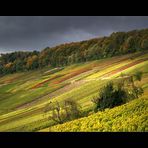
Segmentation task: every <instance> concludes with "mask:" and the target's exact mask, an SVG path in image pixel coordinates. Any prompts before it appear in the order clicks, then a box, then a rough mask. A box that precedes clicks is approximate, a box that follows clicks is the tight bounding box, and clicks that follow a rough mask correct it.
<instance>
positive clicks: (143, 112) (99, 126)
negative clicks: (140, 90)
mask: <svg viewBox="0 0 148 148" xmlns="http://www.w3.org/2000/svg"><path fill="white" fill-rule="evenodd" d="M147 112H148V100H147V98H145V99H144V98H140V99H135V100H133V101H131V102H129V103H127V104H124V105H121V106H118V107H115V108H112V109H106V110H105V111H102V112H98V113H95V114H93V115H90V116H88V117H84V118H81V119H77V120H74V121H70V122H67V123H64V124H62V125H56V126H52V127H49V128H46V129H44V130H41V131H47V132H48V131H52V132H53V131H54V132H145V131H148V128H147V124H148V122H147V118H148V115H147Z"/></svg>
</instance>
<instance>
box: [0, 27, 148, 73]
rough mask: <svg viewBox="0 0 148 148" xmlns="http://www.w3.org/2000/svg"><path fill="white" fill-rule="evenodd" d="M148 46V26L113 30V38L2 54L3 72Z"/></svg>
mask: <svg viewBox="0 0 148 148" xmlns="http://www.w3.org/2000/svg"><path fill="white" fill-rule="evenodd" d="M147 49H148V29H143V30H134V31H129V32H117V33H112V34H111V35H110V36H109V37H102V38H95V39H90V40H87V41H81V42H73V43H66V44H62V45H59V46H56V47H52V48H50V47H47V48H45V49H43V50H42V51H41V52H38V51H33V52H21V51H19V52H13V53H7V54H1V56H0V75H3V74H8V73H15V72H22V71H28V70H34V69H38V68H43V67H45V66H47V65H51V66H53V67H58V66H66V65H70V64H73V63H80V62H86V61H91V60H97V59H101V58H107V57H112V56H115V55H123V54H128V53H134V52H136V51H141V50H147Z"/></svg>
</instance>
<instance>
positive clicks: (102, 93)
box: [92, 71, 143, 112]
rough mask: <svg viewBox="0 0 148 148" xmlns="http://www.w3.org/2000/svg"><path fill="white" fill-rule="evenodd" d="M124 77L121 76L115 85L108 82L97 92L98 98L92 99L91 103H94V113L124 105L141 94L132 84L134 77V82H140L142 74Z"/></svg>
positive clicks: (133, 83) (139, 89) (141, 91)
mask: <svg viewBox="0 0 148 148" xmlns="http://www.w3.org/2000/svg"><path fill="white" fill-rule="evenodd" d="M124 77H125V75H123V74H121V80H120V81H118V83H117V84H116V83H113V82H109V83H108V84H107V85H106V86H104V87H103V88H101V89H100V90H99V97H97V98H93V99H92V102H93V103H95V108H94V112H97V111H98V110H104V109H105V108H113V107H115V106H118V105H121V104H124V103H126V102H128V101H129V100H130V99H135V98H139V96H141V95H142V94H143V89H142V88H141V87H139V86H136V85H135V82H134V77H135V80H139V81H141V79H142V72H140V71H137V72H136V73H135V74H134V75H130V76H128V75H126V78H124Z"/></svg>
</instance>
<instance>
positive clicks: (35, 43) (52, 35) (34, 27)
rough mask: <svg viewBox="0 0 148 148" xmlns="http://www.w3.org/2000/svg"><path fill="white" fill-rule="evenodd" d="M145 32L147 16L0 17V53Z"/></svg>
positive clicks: (147, 22)
mask: <svg viewBox="0 0 148 148" xmlns="http://www.w3.org/2000/svg"><path fill="white" fill-rule="evenodd" d="M141 28H148V16H145V17H144V16H0V53H1V52H9V51H14V50H41V49H43V48H45V47H47V46H49V47H52V46H55V45H58V44H61V43H65V42H74V41H81V40H86V39H90V38H94V37H101V36H108V35H110V34H111V33H112V32H117V31H129V30H134V29H141Z"/></svg>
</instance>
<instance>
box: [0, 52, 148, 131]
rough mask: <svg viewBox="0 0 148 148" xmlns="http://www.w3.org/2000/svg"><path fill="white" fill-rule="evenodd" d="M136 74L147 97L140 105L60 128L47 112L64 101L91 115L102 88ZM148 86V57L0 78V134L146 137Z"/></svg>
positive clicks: (140, 55) (132, 56)
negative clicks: (139, 74) (112, 133)
mask: <svg viewBox="0 0 148 148" xmlns="http://www.w3.org/2000/svg"><path fill="white" fill-rule="evenodd" d="M137 70H141V71H142V72H143V79H142V81H141V82H139V84H140V85H141V86H142V87H143V89H144V92H145V93H144V95H143V96H142V97H141V98H139V99H136V100H133V101H131V102H129V103H127V104H125V105H122V106H119V107H115V108H113V109H107V110H105V111H104V112H98V113H96V114H93V115H90V116H89V117H85V118H81V119H78V120H75V121H71V122H68V123H65V124H63V125H56V126H53V125H55V122H54V121H52V120H49V119H48V116H49V115H50V113H49V114H46V115H45V113H44V111H43V110H44V108H45V106H46V105H47V104H48V103H50V102H51V101H55V100H58V101H59V102H62V101H63V100H66V99H74V100H76V101H77V102H78V103H79V104H80V105H81V107H82V110H83V111H88V110H91V109H92V108H93V104H92V102H91V99H92V98H93V97H94V96H97V95H98V91H99V89H100V88H102V86H104V85H105V84H106V83H107V82H109V81H111V80H114V79H118V78H119V77H120V75H121V73H127V74H128V73H129V74H132V73H134V72H135V71H137ZM147 82H148V53H147V52H145V53H140V52H139V53H134V54H128V55H124V56H116V57H112V58H107V59H101V60H96V61H91V62H86V63H79V64H74V65H71V66H66V67H58V68H52V67H46V68H44V69H42V70H35V71H30V72H24V73H16V74H9V75H6V76H4V77H1V78H0V131H148V128H147V125H148V123H147V122H148V120H147V119H148V116H147V111H148V110H147V108H148V100H147V96H148V84H147ZM128 125H129V126H128ZM51 126H53V127H51ZM64 127H65V128H64Z"/></svg>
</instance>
